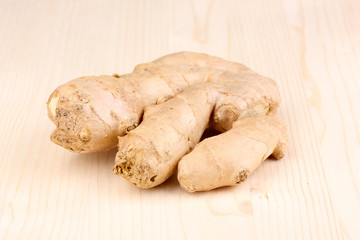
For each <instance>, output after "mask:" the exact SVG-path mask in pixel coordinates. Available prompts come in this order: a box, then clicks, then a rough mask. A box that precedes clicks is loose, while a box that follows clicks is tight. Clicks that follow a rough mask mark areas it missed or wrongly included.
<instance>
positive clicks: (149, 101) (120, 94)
mask: <svg viewBox="0 0 360 240" xmlns="http://www.w3.org/2000/svg"><path fill="white" fill-rule="evenodd" d="M279 104H280V95H279V91H278V87H277V85H276V83H275V82H274V81H273V80H271V79H269V78H266V77H263V76H261V75H259V74H257V73H255V72H253V71H252V70H250V69H249V68H247V67H245V66H244V65H241V64H238V63H232V62H228V61H225V60H223V59H220V58H217V57H212V56H208V55H206V54H200V53H190V52H182V53H175V54H171V55H167V56H165V57H162V58H159V59H157V60H155V61H153V62H150V63H145V64H140V65H138V66H136V67H135V69H134V71H133V72H132V73H130V74H125V75H121V76H119V75H114V76H99V77H82V78H78V79H75V80H72V81H70V82H68V83H66V84H64V85H62V86H60V87H58V88H57V89H56V90H55V91H54V92H53V93H52V94H51V96H50V98H49V101H48V104H47V106H48V115H49V117H50V119H51V120H52V121H53V122H54V123H55V124H56V127H57V128H56V130H55V131H54V132H53V133H52V135H51V139H52V141H54V142H55V143H57V144H59V145H61V146H63V147H65V148H67V149H69V150H71V151H74V152H96V151H104V150H107V149H111V148H113V147H114V146H116V143H117V142H118V147H119V151H118V153H117V155H116V159H115V166H114V169H113V171H114V173H116V174H118V175H121V176H123V177H124V178H125V179H127V180H128V181H129V182H131V183H133V184H134V185H136V186H138V187H141V188H150V187H154V186H156V185H158V184H160V183H162V182H164V181H165V180H166V179H167V178H168V177H170V176H171V174H173V172H174V171H175V170H176V167H177V164H178V162H179V161H180V159H182V160H181V164H180V166H181V169H179V175H178V176H179V181H180V183H181V186H182V187H183V188H184V189H186V190H187V191H202V190H208V189H212V188H216V187H220V186H225V185H232V184H234V182H233V180H234V176H233V175H234V173H232V172H231V174H232V175H231V176H230V175H229V176H228V178H224V177H223V174H224V173H223V172H220V173H218V174H221V176H220V178H219V177H218V176H217V175H213V176H214V179H217V180H216V181H217V182H216V181H215V182H213V181H212V180H211V179H210V180H206V178H204V179H202V178H201V177H202V175H201V174H200V175H196V174H198V171H202V169H203V170H204V172H207V171H209V172H211V171H210V170H209V169H207V166H206V165H204V166H202V164H199V163H204V164H208V162H206V161H205V160H204V159H201V158H200V157H199V156H198V155H199V154H200V155H201V154H202V153H204V156H207V155H206V154H208V153H206V151H204V149H206V148H207V147H208V146H207V143H208V142H210V145H211V144H215V145H219V147H220V146H223V147H224V151H227V153H229V154H230V155H231V153H234V155H231V156H232V158H226V159H224V160H221V161H224V166H230V165H231V164H233V165H234V166H235V167H236V166H237V167H238V168H237V169H232V170H236V171H238V173H239V171H240V172H241V171H245V172H243V173H244V174H245V173H246V174H249V173H251V172H252V171H253V170H254V169H255V168H256V167H257V166H258V165H259V164H260V163H261V162H262V161H263V160H264V159H265V158H266V157H267V156H268V155H270V154H271V153H272V151H273V150H274V148H275V150H274V151H275V153H273V155H275V156H280V155H281V154H280V153H283V151H282V150H283V148H279V147H277V148H276V146H273V145H274V142H276V140H275V139H276V137H274V136H277V137H278V140H279V139H280V140H281V143H284V144H285V142H286V141H282V140H283V139H285V138H283V136H282V135H281V134H280V135H281V136H280V135H279V134H278V132H282V131H283V130H281V129H283V127H282V123H281V122H280V120H279V119H277V118H275V117H262V116H272V115H274V114H276V111H277V108H278V106H279ZM141 119H142V122H141V123H140V121H141ZM242 119H244V120H242ZM250 120H251V121H253V122H249V121H250ZM243 122H245V123H247V124H249V126H250V125H251V126H253V125H254V124H255V123H257V124H258V125H256V126H260V128H261V126H264V129H267V130H264V131H263V132H261V131H258V130H257V127H253V128H251V127H246V126H244V125H243ZM273 122H277V123H278V125H279V126H278V127H276V126H275V125H273ZM139 124H140V125H139ZM138 125H139V126H138ZM245 125H246V124H245ZM209 126H210V127H212V128H214V129H216V130H218V131H220V132H225V133H223V134H220V135H219V136H217V137H214V138H211V139H209V140H206V141H204V142H202V143H200V144H199V145H198V146H197V144H198V142H199V141H200V137H201V135H202V133H203V132H204V130H205V128H207V127H209ZM269 126H272V127H273V128H270V127H269ZM244 129H245V130H246V131H243V130H244ZM269 129H272V130H274V133H272V132H271V131H272V130H271V131H270V130H269ZM279 129H280V130H279ZM268 130H269V131H268ZM256 134H258V135H256ZM271 134H272V135H271ZM247 135H249V136H254V138H250V137H248V136H247ZM270 135H271V136H272V137H273V138H274V139H271V141H270V140H269V138H267V137H266V136H270ZM229 136H230V137H229ZM261 137H264V138H261ZM214 139H215V140H214ZM218 139H220V140H218ZM254 139H259V142H257V143H256V144H255V143H253V141H255V140H254ZM233 140H234V141H233ZM280 140H279V141H280ZM213 141H214V143H213ZM227 141H231V144H227ZM276 144H278V142H277V143H276ZM243 146H250V147H252V149H254V150H256V151H259V152H260V153H259V152H257V153H254V154H253V155H251V157H250V158H249V159H248V160H246V159H245V158H246V157H247V155H246V154H243V153H244V152H246V151H247V150H246V148H244V147H243ZM264 146H266V147H268V150H267V151H265V152H264ZM281 146H284V145H281ZM232 147H233V148H235V149H232ZM271 147H274V148H273V149H271ZM194 148H195V150H194V151H193V152H191V151H192V149H194ZM241 149H242V150H241ZM239 151H240V152H239ZM241 151H242V152H241ZM236 153H242V157H241V158H240V159H236ZM217 154H220V155H221V152H216V153H215V154H214V155H211V156H212V157H214V159H215V160H214V161H217V160H219V159H222V158H221V156H220V157H218V156H217ZM259 154H260V155H261V157H259ZM224 156H228V154H226V153H224ZM249 156H250V155H249ZM244 159H245V160H244ZM228 161H229V162H228ZM236 161H239V162H240V163H236ZM243 163H246V164H249V165H248V166H245V165H246V164H245V165H242V164H243ZM219 164H220V163H219ZM192 166H194V167H192ZM209 166H210V168H211V167H212V166H211V164H210V165H209ZM239 166H240V167H242V168H240V167H239ZM225 168H226V167H225ZM189 169H192V171H190V170H189ZM239 169H242V170H239ZM225 173H229V174H230V171H228V170H225ZM193 174H194V175H193ZM212 174H213V173H212ZM244 174H243V175H241V174H240V175H241V176H240V175H239V174H238V178H240V179H243V178H244V176H245V175H246V174H245V175H244ZM246 176H247V175H246ZM210 178H211V177H210ZM193 179H195V182H194V181H193ZM196 179H198V180H199V183H196V181H198V180H196Z"/></svg>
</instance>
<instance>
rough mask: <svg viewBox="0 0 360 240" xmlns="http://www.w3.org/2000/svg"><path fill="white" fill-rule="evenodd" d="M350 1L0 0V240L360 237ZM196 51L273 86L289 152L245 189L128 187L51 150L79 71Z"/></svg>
mask: <svg viewBox="0 0 360 240" xmlns="http://www.w3.org/2000/svg"><path fill="white" fill-rule="evenodd" d="M359 12H360V1H358V0H352V1H351V0H291V1H290V0H284V1H280V0H279V1H275V0H272V1H268V0H239V1H220V0H214V1H205V0H197V1H195V0H194V1H176V0H173V1H165V0H164V1H161V0H157V1H155V0H154V1H140V0H128V1H117V0H112V1H97V2H96V1H85V0H82V1H80V0H79V1H70V0H67V1H65V0H64V1H60V0H58V1H45V0H39V1H25V0H16V1H15V0H0V103H1V108H0V239H109V238H111V239H359V238H360V227H359V226H360V174H359V169H360V161H359V160H360V146H359V145H360V124H359V123H360V108H359V103H360V14H359ZM181 50H188V51H198V52H206V53H209V54H212V55H217V56H220V57H223V58H225V59H229V60H233V61H239V62H242V63H244V64H246V65H248V66H249V67H251V68H253V69H254V70H256V71H257V72H259V73H261V74H263V75H266V76H269V77H271V78H273V79H275V80H276V81H277V82H278V83H279V85H280V87H281V96H282V99H283V102H282V105H281V108H280V113H279V115H280V116H281V117H282V118H283V119H284V121H285V122H286V124H287V125H288V127H289V128H288V132H289V140H290V145H289V154H288V155H287V156H286V157H285V158H284V159H282V160H280V161H266V162H265V163H264V164H263V165H262V166H261V167H260V168H258V169H257V170H256V171H255V172H254V174H252V175H251V177H250V178H249V179H248V180H247V181H246V182H244V183H242V184H241V185H239V186H236V187H232V188H222V189H219V190H216V191H211V192H206V193H199V194H189V193H186V192H184V191H183V190H181V188H180V187H179V185H178V183H177V180H176V178H172V179H170V180H169V181H168V182H166V183H165V184H163V185H161V186H159V187H157V188H154V189H151V190H140V189H137V188H135V187H134V186H132V185H131V184H129V183H127V182H126V181H125V180H123V179H122V178H121V177H118V176H116V175H114V174H113V173H112V171H111V169H112V165H113V158H114V155H115V151H110V152H105V153H95V154H83V155H79V154H73V153H70V152H68V151H66V150H64V149H62V148H61V147H58V146H56V145H55V144H53V143H52V142H51V141H50V140H49V135H50V133H51V131H52V130H53V129H54V126H53V124H52V123H51V122H50V120H48V118H47V113H46V107H45V102H46V101H47V98H48V96H49V94H50V93H51V91H52V90H53V89H54V88H55V87H57V86H58V85H59V84H62V83H64V82H66V81H68V80H70V79H73V78H76V77H79V76H83V75H100V74H113V73H126V72H129V71H131V70H132V68H133V67H134V65H136V64H138V63H141V62H144V61H150V60H153V59H155V58H157V57H160V56H162V55H165V54H168V53H171V52H175V51H181Z"/></svg>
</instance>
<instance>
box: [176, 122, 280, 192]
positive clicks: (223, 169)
mask: <svg viewBox="0 0 360 240" xmlns="http://www.w3.org/2000/svg"><path fill="white" fill-rule="evenodd" d="M286 144H287V135H286V127H285V125H284V123H283V122H282V121H281V120H280V119H279V118H278V117H276V116H265V117H255V118H245V119H241V120H239V121H236V122H234V124H233V127H232V129H231V130H229V131H227V132H226V133H223V134H220V135H218V136H215V137H211V138H207V139H205V140H204V141H202V142H201V143H199V144H198V145H197V146H196V147H195V149H194V150H193V151H192V152H191V153H189V154H187V155H185V156H184V157H183V158H182V159H181V160H180V162H179V166H178V180H179V183H180V185H181V187H182V188H184V189H185V190H186V191H188V192H195V191H207V190H211V189H214V188H218V187H223V186H229V185H235V184H239V183H241V182H243V181H245V180H246V178H247V177H248V176H249V175H250V174H251V173H252V172H253V171H254V170H255V169H256V168H257V167H258V166H259V165H260V164H261V163H262V162H263V161H264V160H265V159H266V158H268V157H269V156H270V155H272V156H273V157H274V158H275V159H279V158H282V157H283V156H284V154H285V152H286Z"/></svg>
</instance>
